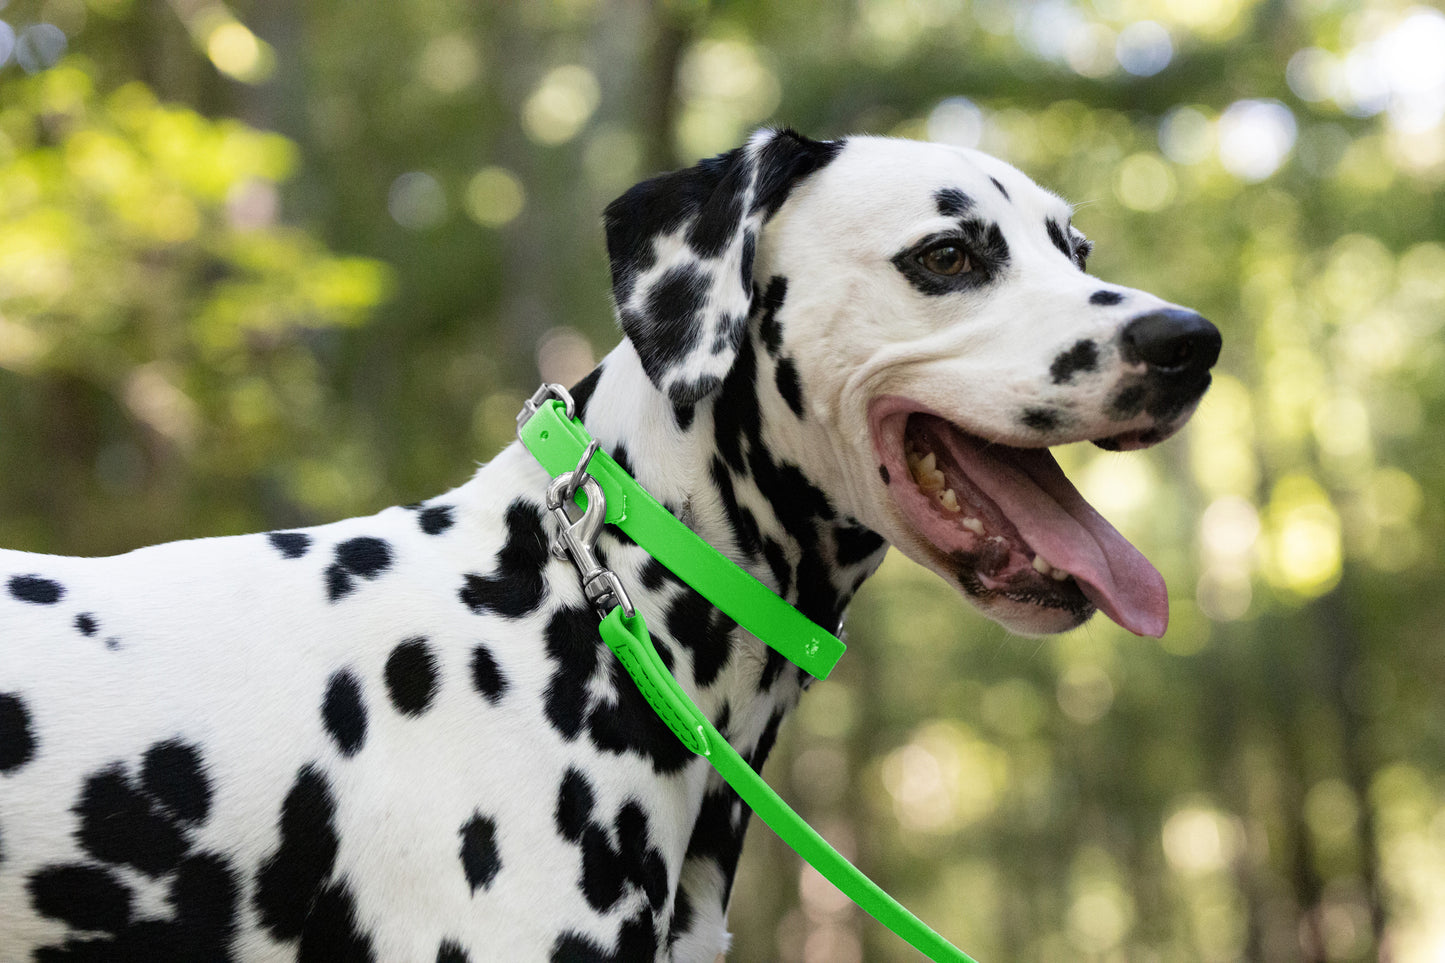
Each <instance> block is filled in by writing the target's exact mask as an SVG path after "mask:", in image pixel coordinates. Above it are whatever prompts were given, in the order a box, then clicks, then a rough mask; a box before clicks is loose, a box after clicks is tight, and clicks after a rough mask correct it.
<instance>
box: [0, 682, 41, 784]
mask: <svg viewBox="0 0 1445 963" xmlns="http://www.w3.org/2000/svg"><path fill="white" fill-rule="evenodd" d="M34 756H35V733H34V732H33V731H32V730H31V728H30V712H29V710H27V709H26V708H25V703H24V701H23V700H22V699H21V698H20V697H19V696H18V695H13V694H11V693H9V692H0V773H10V772H14V771H15V770H16V769H19V768H20V767H21V766H23V765H25V764H26V763H27V762H29V761H30V760H31V759H32V758H34Z"/></svg>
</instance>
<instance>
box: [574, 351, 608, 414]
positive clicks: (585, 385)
mask: <svg viewBox="0 0 1445 963" xmlns="http://www.w3.org/2000/svg"><path fill="white" fill-rule="evenodd" d="M601 380H602V365H600V364H599V365H598V366H597V367H595V368H593V369H592V370H591V371H590V372H588V373H587V377H585V378H583V379H582V380H581V381H579V382H577V383H576V384H575V385H573V386H572V390H571V391H569V392H567V393H568V394H570V395H571V396H572V406H573V411H574V412H575V413H576V415H577V417H578V418H584V419H585V418H586V417H587V405H588V403H589V402H591V401H592V395H593V393H594V392H596V390H597V382H599V381H601Z"/></svg>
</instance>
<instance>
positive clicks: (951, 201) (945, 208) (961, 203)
mask: <svg viewBox="0 0 1445 963" xmlns="http://www.w3.org/2000/svg"><path fill="white" fill-rule="evenodd" d="M933 201H934V203H935V204H937V205H938V213H939V214H940V215H942V216H943V217H963V216H964V215H965V214H967V213H968V212H969V211H971V210H973V198H971V197H969V196H968V195H967V194H965V193H964V192H963V191H961V190H959V189H958V188H956V187H945V188H943V189H942V190H940V191H936V192H935V193H934V195H933Z"/></svg>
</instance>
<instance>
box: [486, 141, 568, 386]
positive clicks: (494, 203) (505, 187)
mask: <svg viewBox="0 0 1445 963" xmlns="http://www.w3.org/2000/svg"><path fill="white" fill-rule="evenodd" d="M526 203H527V193H526V190H525V189H524V188H523V187H522V182H521V181H520V180H518V179H517V175H515V174H513V173H512V172H511V171H509V170H507V169H506V168H505V167H483V168H482V169H481V170H479V171H477V172H476V173H475V174H473V175H472V179H471V180H469V181H468V182H467V192H466V195H465V197H464V199H463V204H464V205H465V207H466V211H467V216H468V217H470V218H471V219H472V220H474V221H476V222H477V223H478V224H480V225H482V226H483V227H501V226H503V225H504V224H510V223H511V222H512V221H514V220H516V219H517V215H519V214H521V213H522V208H523V207H525V206H526ZM562 383H563V384H571V383H572V382H570V381H564V382H562Z"/></svg>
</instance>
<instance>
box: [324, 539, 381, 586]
mask: <svg viewBox="0 0 1445 963" xmlns="http://www.w3.org/2000/svg"><path fill="white" fill-rule="evenodd" d="M390 566H391V546H390V545H388V544H387V543H386V542H385V541H383V540H382V539H379V538H372V537H371V536H369V535H363V536H361V537H358V538H349V539H347V540H346V541H344V542H342V543H341V544H339V545H337V546H336V561H335V562H333V563H332V564H330V565H328V566H327V567H326V597H327V598H328V599H330V600H331V601H333V602H335V601H337V600H338V599H340V598H342V597H343V596H345V595H348V594H350V592H351V591H352V590H353V589H354V588H355V587H356V583H355V581H354V580H353V579H352V578H351V576H353V575H359V576H361V577H362V578H365V579H373V578H376V577H377V576H378V575H380V574H381V573H382V572H384V571H386V570H387V569H388V568H389V567H390Z"/></svg>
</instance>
